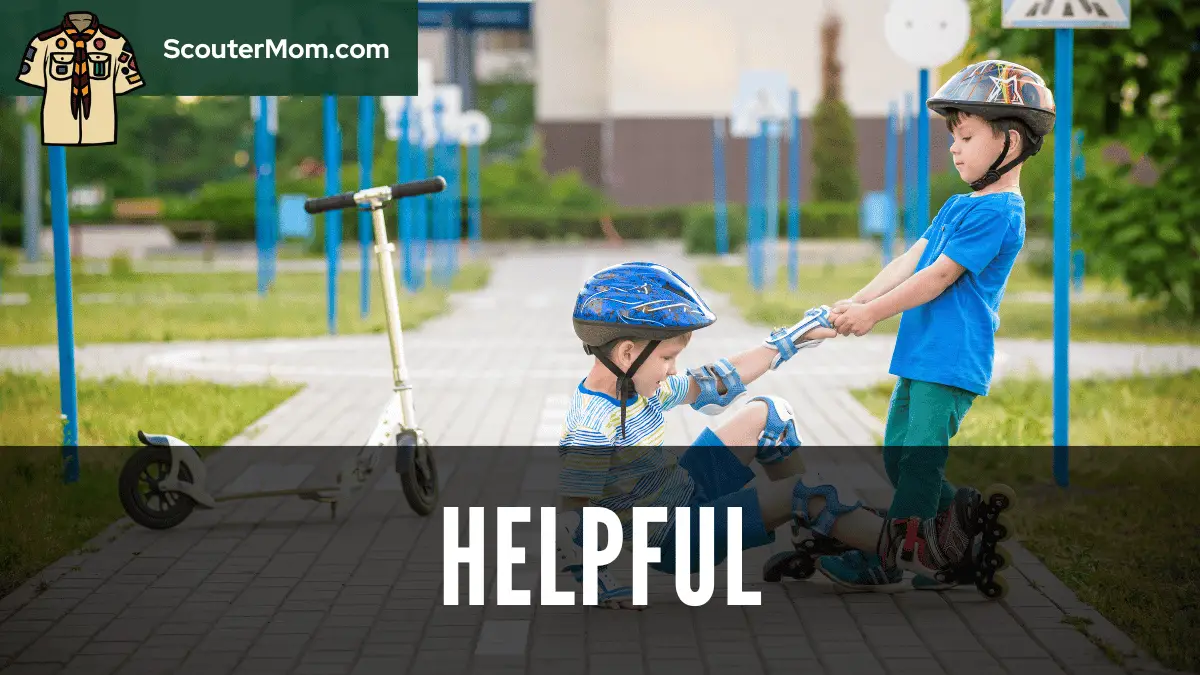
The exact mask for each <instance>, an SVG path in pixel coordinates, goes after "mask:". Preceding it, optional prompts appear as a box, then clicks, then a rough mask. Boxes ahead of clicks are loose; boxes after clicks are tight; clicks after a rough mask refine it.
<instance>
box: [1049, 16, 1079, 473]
mask: <svg viewBox="0 0 1200 675" xmlns="http://www.w3.org/2000/svg"><path fill="white" fill-rule="evenodd" d="M1074 51H1075V32H1074V30H1072V29H1070V28H1056V29H1055V31H1054V69H1055V73H1054V89H1055V92H1054V102H1055V104H1056V105H1057V106H1058V114H1057V115H1056V117H1055V120H1054V480H1055V482H1057V483H1058V485H1059V487H1066V486H1067V484H1068V482H1069V481H1068V460H1069V455H1068V449H1067V443H1068V436H1069V434H1068V431H1069V424H1070V419H1071V417H1070V388H1069V384H1070V379H1069V377H1068V372H1067V368H1068V365H1069V361H1068V348H1069V345H1070V335H1071V297H1070V288H1069V286H1068V284H1069V282H1070V274H1071V270H1070V267H1069V265H1070V260H1071V124H1072V120H1071V116H1072V114H1073V112H1074V111H1073V109H1072V108H1073V106H1072V98H1073V96H1074V92H1073V89H1074V82H1073V72H1072V69H1073V66H1074V59H1075V55H1074Z"/></svg>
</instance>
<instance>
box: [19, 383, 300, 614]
mask: <svg viewBox="0 0 1200 675" xmlns="http://www.w3.org/2000/svg"><path fill="white" fill-rule="evenodd" d="M299 390H300V387H299V386H280V385H276V384H256V385H247V386H229V385H221V384H211V383H205V382H180V383H156V382H150V383H143V382H138V381H133V380H126V379H119V378H108V379H104V380H90V379H80V380H79V383H78V401H79V417H80V422H79V444H80V445H83V446H91V447H83V448H80V480H79V481H78V482H77V483H75V484H73V485H64V484H63V482H62V473H61V471H62V469H61V457H62V454H61V453H62V451H61V449H60V448H58V447H55V446H58V445H59V444H61V443H62V426H61V425H60V423H59V398H58V395H59V391H58V376H57V375H43V374H26V373H17V372H11V371H0V402H3V403H2V404H0V596H3V595H6V594H8V593H9V592H11V591H12V590H13V589H15V588H16V587H18V586H20V585H21V584H23V583H24V582H25V581H26V580H28V579H30V578H32V577H33V576H34V575H36V574H37V573H38V572H40V571H41V570H42V569H44V568H45V567H46V566H48V565H50V564H52V563H54V562H55V561H56V560H59V559H60V558H62V557H63V556H66V555H70V554H71V553H72V552H74V551H76V550H77V549H79V547H80V546H82V545H83V544H84V543H86V542H87V541H88V540H90V539H92V538H93V537H95V536H96V535H97V534H98V533H100V532H102V531H103V530H104V528H106V527H108V526H109V525H110V524H112V523H113V522H114V521H116V520H117V519H119V518H120V517H121V516H122V515H123V514H124V512H123V511H122V509H121V505H120V502H119V501H118V499H117V495H116V489H115V488H116V484H117V475H118V473H119V471H120V467H121V465H122V463H123V462H124V460H125V458H126V457H127V456H128V455H129V453H130V452H131V449H130V448H129V447H128V446H132V445H138V441H137V430H138V429H143V430H150V431H156V430H169V432H170V433H171V434H172V435H177V436H179V437H181V438H185V439H187V440H188V442H189V443H192V444H194V445H197V446H216V445H221V444H223V443H226V442H227V441H229V439H231V438H233V437H234V436H236V435H237V434H239V433H241V432H242V430H243V429H245V428H246V427H248V426H249V425H250V424H252V423H253V422H254V421H255V420H257V419H259V418H260V417H262V416H263V415H265V414H266V413H268V412H269V411H270V410H271V409H273V408H275V407H276V406H278V405H279V404H280V403H282V402H284V401H285V400H287V399H288V398H289V397H291V396H292V395H294V394H295V393H296V392H298V391H299ZM20 446H27V447H20ZM29 446H33V447H29ZM37 446H40V447H37ZM121 446H126V447H121Z"/></svg>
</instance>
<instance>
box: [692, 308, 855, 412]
mask: <svg viewBox="0 0 1200 675" xmlns="http://www.w3.org/2000/svg"><path fill="white" fill-rule="evenodd" d="M804 337H805V341H808V340H825V339H828V338H834V337H837V331H836V330H834V329H833V328H822V327H817V328H813V329H812V330H810V331H808V332H807V333H805V334H804ZM778 356H779V352H777V351H775V350H774V349H771V348H770V347H767V346H765V345H761V344H760V345H758V346H755V347H751V348H750V349H747V350H746V351H744V352H741V353H739V354H737V355H735V356H731V357H729V363H730V364H732V365H733V367H734V370H736V371H737V374H738V377H740V378H741V381H742V384H743V385H748V384H750V383H751V382H753V381H755V380H757V379H758V378H760V377H762V376H763V375H764V374H766V372H767V371H768V370H771V364H772V363H774V361H775V359H776V358H777V357H778ZM722 393H723V392H722ZM699 396H700V385H699V383H697V382H696V378H695V376H691V377H689V378H688V393H687V396H686V397H685V398H684V400H683V403H684V404H685V405H691V404H693V403H695V402H696V399H697V398H698V397H699Z"/></svg>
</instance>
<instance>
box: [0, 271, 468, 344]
mask: <svg viewBox="0 0 1200 675" xmlns="http://www.w3.org/2000/svg"><path fill="white" fill-rule="evenodd" d="M489 274H490V268H489V267H488V265H487V264H486V263H485V262H479V261H472V262H468V263H464V264H463V265H462V266H461V267H460V268H459V273H458V275H457V276H456V277H455V278H454V280H453V282H452V284H451V288H450V289H449V291H447V290H445V289H441V288H438V287H436V286H434V285H432V283H427V284H426V286H425V288H423V289H422V290H421V291H419V292H417V293H408V292H406V291H405V290H404V286H403V284H399V301H400V321H401V324H402V325H403V327H404V328H405V329H410V328H415V327H416V326H418V325H420V324H421V323H422V322H424V321H426V320H428V319H430V318H431V317H434V316H437V315H439V314H441V313H442V312H444V311H445V310H446V309H447V307H448V300H449V294H450V292H453V291H463V290H476V289H479V288H482V287H483V286H484V285H486V284H487V280H488V276H489ZM359 279H360V277H359V276H358V275H357V274H344V275H340V278H339V280H338V281H339V283H338V302H337V310H338V333H339V334H342V335H349V334H355V333H382V332H384V331H386V330H387V328H386V327H385V324H384V316H383V294H382V292H381V291H380V288H379V281H378V275H377V273H372V274H371V287H370V311H369V312H368V315H367V317H366V318H363V317H362V316H361V315H360V311H359V302H360V299H359V293H360V290H359V283H360V282H359ZM325 284H326V281H325V274H324V273H323V272H319V273H281V274H279V275H278V276H277V277H276V281H275V286H274V288H272V289H271V290H270V291H269V292H268V293H267V296H266V297H265V298H261V299H260V298H259V296H258V295H257V288H258V281H257V276H256V275H255V274H254V273H244V272H231V273H213V274H138V273H134V272H129V271H124V272H119V273H115V274H111V275H85V274H78V275H76V276H75V278H74V280H73V291H74V294H75V298H76V301H75V303H74V315H75V342H76V344H77V345H83V344H88V343H97V342H169V341H176V340H214V339H252V338H271V337H315V336H322V335H326V334H327V333H328V329H327V326H326V323H327V321H326V315H327V312H328V309H327V307H326V290H325ZM3 290H4V292H5V293H19V292H24V293H28V294H29V296H30V303H29V304H28V305H24V306H7V307H0V345H39V344H54V343H55V342H56V341H57V339H58V338H57V335H58V334H57V328H56V318H55V307H54V277H53V276H44V277H16V276H8V277H6V278H4V280H3ZM87 293H111V294H120V295H124V294H134V296H135V298H134V301H132V302H130V301H128V300H127V299H125V298H122V299H121V301H120V302H116V303H95V304H89V303H83V302H80V301H79V298H80V296H81V295H82V294H87ZM180 296H202V298H201V301H190V302H189V301H186V300H187V298H186V297H182V298H181V297H180Z"/></svg>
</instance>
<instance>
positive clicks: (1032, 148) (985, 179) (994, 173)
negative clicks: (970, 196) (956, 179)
mask: <svg viewBox="0 0 1200 675" xmlns="http://www.w3.org/2000/svg"><path fill="white" fill-rule="evenodd" d="M1017 133H1020V132H1017ZM1024 139H1025V141H1026V143H1025V147H1024V148H1023V149H1022V150H1021V153H1020V154H1019V155H1017V157H1016V158H1015V159H1013V161H1011V162H1009V163H1008V164H1005V165H1004V166H1002V167H1001V166H1000V162H1002V161H1004V157H1005V155H1007V154H1008V148H1009V143H1010V141H1009V136H1008V134H1007V133H1005V134H1004V149H1003V150H1001V151H1000V156H999V157H997V158H996V161H994V162H992V165H991V166H990V167H988V170H987V172H986V173H984V174H983V175H982V176H980V177H979V178H977V179H975V180H974V181H972V182H971V189H972V190H974V191H975V192H978V191H979V190H982V189H983V188H985V187H987V186H989V185H991V184H992V183H995V182H996V181H998V180H1000V177H1001V176H1003V175H1004V174H1006V173H1008V172H1009V170H1011V169H1012V168H1013V167H1014V166H1016V165H1018V164H1020V163H1021V162H1024V161H1025V160H1026V159H1029V158H1030V157H1032V156H1034V155H1036V154H1037V152H1038V150H1041V149H1042V139H1040V138H1039V139H1038V140H1036V141H1032V142H1030V140H1029V138H1027V137H1024ZM997 167H1000V168H997Z"/></svg>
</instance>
